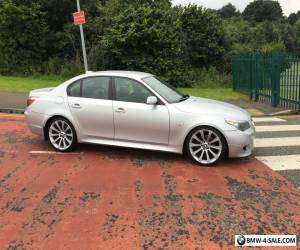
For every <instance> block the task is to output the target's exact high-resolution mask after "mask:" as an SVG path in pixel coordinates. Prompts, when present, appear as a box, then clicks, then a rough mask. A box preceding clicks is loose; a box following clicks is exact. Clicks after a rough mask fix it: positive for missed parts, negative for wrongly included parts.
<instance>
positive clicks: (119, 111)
mask: <svg viewBox="0 0 300 250" xmlns="http://www.w3.org/2000/svg"><path fill="white" fill-rule="evenodd" d="M115 112H116V113H125V112H126V111H125V109H124V108H117V109H116V110H115Z"/></svg>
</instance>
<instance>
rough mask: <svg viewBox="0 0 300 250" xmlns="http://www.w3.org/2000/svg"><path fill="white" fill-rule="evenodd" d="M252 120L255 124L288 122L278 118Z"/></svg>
mask: <svg viewBox="0 0 300 250" xmlns="http://www.w3.org/2000/svg"><path fill="white" fill-rule="evenodd" d="M252 119H253V121H254V122H285V121H286V120H283V119H281V118H277V117H253V118H252Z"/></svg>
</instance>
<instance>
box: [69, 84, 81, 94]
mask: <svg viewBox="0 0 300 250" xmlns="http://www.w3.org/2000/svg"><path fill="white" fill-rule="evenodd" d="M80 88H81V80H80V81H77V82H74V83H72V84H71V85H70V87H69V88H68V95H69V96H74V97H80V96H81V90H80Z"/></svg>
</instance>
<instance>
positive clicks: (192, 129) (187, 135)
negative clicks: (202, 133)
mask: <svg viewBox="0 0 300 250" xmlns="http://www.w3.org/2000/svg"><path fill="white" fill-rule="evenodd" d="M201 127H205V128H213V129H215V130H217V131H218V132H219V133H220V135H221V136H222V137H223V139H224V141H225V143H226V157H228V155H229V148H228V140H227V138H226V136H225V135H224V133H222V131H221V130H220V129H219V128H218V127H216V126H213V125H211V124H198V125H196V126H194V127H193V128H191V129H190V130H189V131H188V133H187V134H186V135H185V138H184V143H183V145H182V152H183V153H186V152H185V148H186V143H187V139H188V137H189V135H190V134H191V133H192V132H193V131H194V130H195V129H197V128H201Z"/></svg>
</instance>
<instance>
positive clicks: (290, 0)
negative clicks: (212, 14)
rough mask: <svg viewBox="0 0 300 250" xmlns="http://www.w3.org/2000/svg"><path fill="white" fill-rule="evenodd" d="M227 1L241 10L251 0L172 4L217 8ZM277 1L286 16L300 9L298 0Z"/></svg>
mask: <svg viewBox="0 0 300 250" xmlns="http://www.w3.org/2000/svg"><path fill="white" fill-rule="evenodd" d="M229 2H230V3H232V4H233V5H235V6H236V7H237V8H238V9H239V10H240V11H243V10H244V9H245V7H246V6H247V4H248V3H250V2H252V0H173V4H175V5H176V4H188V3H195V4H198V5H202V6H204V7H206V8H212V9H219V8H221V7H222V6H224V5H225V4H227V3H229ZM278 2H280V4H281V7H282V9H283V12H284V14H285V15H286V16H288V15H289V14H291V13H292V12H297V11H298V10H300V0H278Z"/></svg>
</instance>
